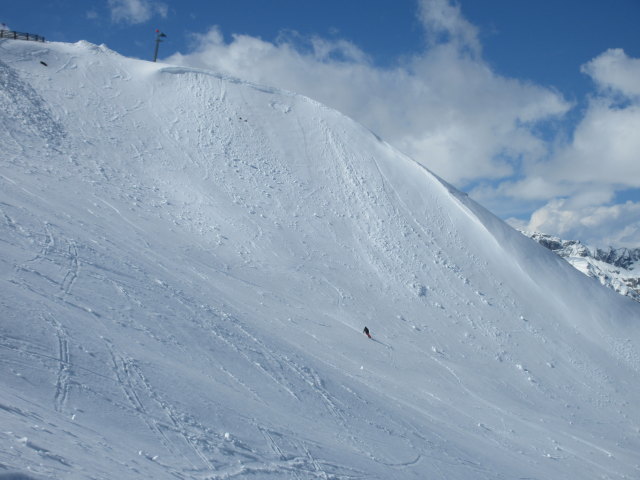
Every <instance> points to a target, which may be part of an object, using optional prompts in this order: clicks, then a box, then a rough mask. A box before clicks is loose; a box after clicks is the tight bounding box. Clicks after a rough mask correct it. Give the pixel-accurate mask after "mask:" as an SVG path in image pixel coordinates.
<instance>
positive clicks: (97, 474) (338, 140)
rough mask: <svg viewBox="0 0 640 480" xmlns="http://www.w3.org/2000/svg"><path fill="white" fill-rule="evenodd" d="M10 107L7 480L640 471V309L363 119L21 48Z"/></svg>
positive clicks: (1, 386)
mask: <svg viewBox="0 0 640 480" xmlns="http://www.w3.org/2000/svg"><path fill="white" fill-rule="evenodd" d="M0 125H2V128H0V151H1V152H2V155H1V156H0V265H1V267H2V268H0V284H1V287H0V306H1V315H2V317H1V319H0V363H1V364H2V366H3V368H2V369H0V425H1V428H0V445H1V446H2V448H0V476H3V475H9V476H10V477H9V478H11V476H14V477H15V476H16V475H21V476H22V477H21V478H24V477H26V478H30V479H36V480H42V479H57V478H65V479H88V478H90V479H112V478H119V479H124V480H127V479H139V478H155V479H165V478H167V479H168V478H173V479H175V478H179V479H201V480H205V479H206V480H214V479H229V478H247V477H252V478H259V479H267V478H293V479H315V478H331V479H344V480H346V479H354V478H379V479H385V480H387V479H410V478H416V479H424V478H446V479H448V480H463V479H464V480H466V479H469V478H473V479H477V480H483V479H484V480H489V479H491V480H494V479H512V478H530V479H540V480H542V479H544V480H546V479H551V478H558V479H560V478H562V479H576V480H578V479H580V480H582V479H585V478H610V479H629V478H634V477H637V476H638V474H639V473H640V467H639V465H638V456H637V452H638V451H640V412H639V411H638V408H637V399H638V398H640V350H639V348H638V345H640V322H638V319H639V318H640V305H639V304H638V303H636V302H633V301H631V300H629V299H626V298H624V297H621V296H619V295H617V294H615V293H614V292H611V291H609V290H607V289H604V288H602V287H601V286H600V285H598V284H597V283H596V282H593V281H592V280H591V279H588V278H586V277H584V276H583V275H582V274H580V273H579V272H576V271H575V269H573V268H572V267H571V266H570V265H567V264H566V262H565V261H564V260H562V259H560V258H559V257H558V256H557V255H554V254H553V253H552V252H549V251H548V250H546V249H545V248H543V247H541V246H539V245H536V244H535V243H534V242H532V241H531V240H530V239H527V238H525V237H524V236H522V235H521V234H520V233H518V232H516V231H515V230H513V229H512V228H510V227H509V226H507V225H506V224H505V223H504V222H502V221H501V220H499V219H498V218H496V217H495V216H494V215H492V214H491V213H490V212H488V211H486V210H485V209H484V208H482V207H481V206H479V205H478V204H476V203H475V202H473V201H472V200H471V199H469V198H468V197H467V196H465V195H464V194H462V193H460V192H458V191H457V190H455V189H454V188H452V187H451V186H449V185H447V184H446V183H445V182H443V181H442V180H440V179H438V178H437V177H436V176H434V175H432V174H431V173H430V172H429V171H428V170H426V169H425V168H424V167H422V166H420V165H419V164H417V163H416V162H414V161H413V160H411V159H410V158H407V157H406V156H404V155H402V154H401V153H400V152H398V151H397V150H395V149H394V148H393V147H391V146H390V145H388V144H386V143H385V142H383V141H381V140H380V139H379V138H377V137H376V136H375V135H373V134H372V133H371V132H369V131H368V130H366V129H365V128H363V127H362V126H360V125H358V124H357V123H355V122H353V121H352V120H350V119H348V118H347V117H345V116H344V115H342V114H340V113H338V112H335V111H333V110H331V109H329V108H326V107H324V106H322V105H320V104H318V103H317V102H315V101H313V100H310V99H308V98H305V97H301V96H298V95H295V94H293V93H287V92H282V91H279V90H277V89H275V88H267V87H261V86H256V85H251V84H248V83H246V82H243V81H241V80H232V79H228V78H224V77H222V76H219V75H217V74H215V73H214V72H205V71H198V70H190V69H185V68H180V69H177V68H175V67H172V66H169V65H162V64H155V63H150V62H144V61H140V60H134V59H129V58H124V57H121V56H119V55H118V54H116V53H114V52H112V51H110V50H108V49H107V48H105V47H102V46H95V45H91V44H88V43H86V42H80V43H77V44H64V43H46V44H30V43H27V42H23V43H21V42H17V41H0ZM365 325H366V326H367V327H368V328H369V329H370V331H371V333H372V336H373V339H371V340H370V339H368V338H367V337H365V336H364V335H363V334H362V331H363V328H364V326H365Z"/></svg>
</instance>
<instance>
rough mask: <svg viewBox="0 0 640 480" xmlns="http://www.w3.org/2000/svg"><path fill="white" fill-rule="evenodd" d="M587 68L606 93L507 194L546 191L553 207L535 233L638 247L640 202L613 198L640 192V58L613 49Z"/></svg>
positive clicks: (543, 211) (542, 214)
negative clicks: (570, 133) (563, 140)
mask: <svg viewBox="0 0 640 480" xmlns="http://www.w3.org/2000/svg"><path fill="white" fill-rule="evenodd" d="M582 71H583V72H584V73H586V74H588V75H590V76H591V78H592V79H593V80H594V82H595V83H596V85H597V86H598V89H599V94H598V95H596V96H593V97H592V98H591V99H590V101H589V104H588V108H587V110H586V112H585V114H584V116H583V117H582V119H581V120H580V122H579V123H578V124H577V126H576V127H575V130H574V132H573V136H572V138H571V139H569V141H567V142H566V143H565V144H564V145H562V146H560V147H558V148H557V149H556V150H555V151H554V153H553V155H552V156H551V157H550V158H549V159H548V160H547V161H545V162H539V163H537V164H535V165H532V166H530V168H529V170H528V171H527V172H526V178H524V179H523V180H522V181H521V182H517V183H516V184H512V185H509V186H508V187H507V188H504V189H503V192H502V193H503V194H505V193H506V194H507V195H516V193H517V192H524V193H525V194H527V193H533V192H534V190H535V188H531V187H534V186H537V187H539V188H538V193H539V198H540V199H544V200H545V202H546V204H545V205H544V206H542V207H541V208H539V209H538V210H536V211H535V212H534V213H533V214H532V215H531V219H530V221H529V222H528V224H527V225H526V227H525V228H526V229H528V230H538V231H542V232H546V233H553V234H556V235H560V236H563V235H564V236H568V237H570V238H575V239H580V240H584V241H591V242H593V243H594V244H598V245H603V246H604V245H605V244H606V243H607V242H610V243H612V244H614V245H619V246H634V247H638V246H640V204H638V203H634V202H626V203H618V204H616V203H613V202H612V201H613V199H614V198H615V193H616V192H617V191H621V190H629V189H639V188H640V134H639V133H638V132H640V60H638V59H633V58H630V57H628V56H627V55H626V54H625V53H624V52H623V51H622V50H620V49H615V50H608V51H606V52H604V53H603V54H601V55H599V56H598V57H596V58H595V59H593V60H591V61H590V62H588V63H587V64H585V65H584V66H583V67H582ZM560 197H562V198H560ZM549 199H551V200H549Z"/></svg>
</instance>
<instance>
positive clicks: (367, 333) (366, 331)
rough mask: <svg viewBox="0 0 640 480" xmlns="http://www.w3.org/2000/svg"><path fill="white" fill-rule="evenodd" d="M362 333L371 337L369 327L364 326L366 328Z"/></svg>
mask: <svg viewBox="0 0 640 480" xmlns="http://www.w3.org/2000/svg"><path fill="white" fill-rule="evenodd" d="M362 333H364V334H365V335H366V336H367V337H369V338H371V334H370V333H369V329H368V328H367V327H364V330H363V331H362Z"/></svg>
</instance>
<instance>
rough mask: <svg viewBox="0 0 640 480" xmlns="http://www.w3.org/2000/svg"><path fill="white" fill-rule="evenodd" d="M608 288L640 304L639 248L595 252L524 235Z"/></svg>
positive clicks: (543, 236)
mask: <svg viewBox="0 0 640 480" xmlns="http://www.w3.org/2000/svg"><path fill="white" fill-rule="evenodd" d="M522 233H523V234H524V235H526V236H527V237H529V238H531V239H533V240H535V241H536V242H538V243H539V244H540V245H542V246H544V247H546V248H548V249H549V250H551V251H553V252H554V253H556V254H558V255H559V256H561V257H562V258H564V259H565V260H566V261H567V262H569V263H570V264H571V265H573V266H574V267H575V268H577V269H578V270H580V271H581V272H582V273H584V274H585V275H587V276H589V277H593V278H597V279H598V280H599V281H600V283H601V284H602V285H604V286H606V287H609V288H611V289H612V290H615V291H616V292H618V293H619V294H621V295H625V296H627V297H630V298H632V299H633V300H635V301H637V302H640V248H614V247H608V248H606V249H601V248H592V247H589V246H587V245H585V244H583V243H582V242H580V241H578V240H563V239H561V238H559V237H555V236H553V235H547V234H545V233H539V232H522Z"/></svg>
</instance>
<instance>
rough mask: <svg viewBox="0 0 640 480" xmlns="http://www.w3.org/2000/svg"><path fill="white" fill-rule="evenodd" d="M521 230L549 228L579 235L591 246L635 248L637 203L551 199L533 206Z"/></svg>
mask: <svg viewBox="0 0 640 480" xmlns="http://www.w3.org/2000/svg"><path fill="white" fill-rule="evenodd" d="M517 226H519V227H521V228H522V229H524V230H530V231H537V232H553V233H554V234H556V235H559V236H560V237H564V238H567V239H579V240H581V241H583V242H585V243H587V244H589V245H592V246H594V247H607V246H610V245H615V246H617V247H630V248H634V247H635V248H637V247H638V241H637V239H638V238H639V236H640V203H634V202H631V201H628V202H625V203H621V204H616V205H584V206H576V205H571V201H570V200H567V199H554V200H551V201H550V202H549V203H547V204H546V205H545V206H544V207H542V208H540V209H538V210H536V212H534V214H533V215H532V216H531V220H530V222H529V223H528V224H520V225H517Z"/></svg>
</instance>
